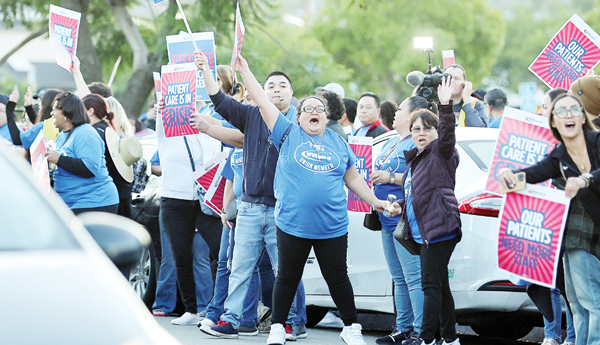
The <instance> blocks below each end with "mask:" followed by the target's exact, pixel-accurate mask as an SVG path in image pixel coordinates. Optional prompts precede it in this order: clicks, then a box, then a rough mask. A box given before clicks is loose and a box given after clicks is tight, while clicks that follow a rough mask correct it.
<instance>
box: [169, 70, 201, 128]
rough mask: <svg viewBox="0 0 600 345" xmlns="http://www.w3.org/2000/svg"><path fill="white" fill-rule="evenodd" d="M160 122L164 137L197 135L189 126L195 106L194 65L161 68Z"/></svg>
mask: <svg viewBox="0 0 600 345" xmlns="http://www.w3.org/2000/svg"><path fill="white" fill-rule="evenodd" d="M161 89H162V90H161V95H162V98H163V99H164V102H165V104H164V108H163V112H162V117H163V118H162V120H163V121H162V122H163V127H164V129H165V136H166V137H167V138H168V137H178V136H182V135H190V134H198V131H197V130H195V129H194V127H192V125H190V119H191V117H192V114H193V113H194V109H195V106H196V101H195V99H196V65H195V64H193V63H187V64H181V65H168V66H162V68H161Z"/></svg>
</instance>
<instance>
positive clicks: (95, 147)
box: [46, 92, 119, 214]
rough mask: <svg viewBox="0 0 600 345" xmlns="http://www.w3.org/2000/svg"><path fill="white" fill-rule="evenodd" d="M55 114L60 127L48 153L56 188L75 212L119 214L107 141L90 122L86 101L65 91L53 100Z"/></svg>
mask: <svg viewBox="0 0 600 345" xmlns="http://www.w3.org/2000/svg"><path fill="white" fill-rule="evenodd" d="M52 117H54V119H55V121H56V123H55V125H56V127H58V129H60V130H61V132H60V134H59V135H58V137H57V138H56V146H55V150H48V151H47V152H46V156H47V157H48V162H50V163H53V164H56V165H57V168H56V170H54V171H53V174H52V177H53V179H54V189H55V190H56V192H57V193H58V195H60V196H61V198H62V199H63V200H64V201H65V203H66V204H67V206H69V208H70V209H71V210H72V211H73V212H74V213H75V214H80V213H83V212H88V211H101V212H109V213H115V214H116V213H117V210H118V207H119V194H118V193H117V187H115V184H114V183H113V180H112V178H111V177H110V175H109V174H108V169H107V168H106V160H105V158H104V142H103V141H102V138H100V136H99V135H98V132H96V130H95V129H94V127H92V126H91V125H90V124H89V122H90V120H89V118H88V116H87V113H86V111H85V106H84V104H83V102H82V101H81V99H80V98H79V97H77V96H76V95H74V94H72V93H70V92H63V93H61V94H59V95H58V96H56V99H55V100H54V106H53V108H52Z"/></svg>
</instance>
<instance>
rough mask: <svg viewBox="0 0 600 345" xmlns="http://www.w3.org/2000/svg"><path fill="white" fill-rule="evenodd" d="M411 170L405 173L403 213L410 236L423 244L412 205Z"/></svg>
mask: <svg viewBox="0 0 600 345" xmlns="http://www.w3.org/2000/svg"><path fill="white" fill-rule="evenodd" d="M411 180H412V169H408V171H407V172H406V179H405V180H404V199H405V200H406V206H405V208H404V212H406V220H407V221H408V226H409V227H410V234H411V235H412V237H413V239H414V240H415V242H417V243H421V244H423V239H422V238H421V232H420V230H419V224H417V216H416V215H415V209H414V208H413V204H412V185H411V183H410V182H411Z"/></svg>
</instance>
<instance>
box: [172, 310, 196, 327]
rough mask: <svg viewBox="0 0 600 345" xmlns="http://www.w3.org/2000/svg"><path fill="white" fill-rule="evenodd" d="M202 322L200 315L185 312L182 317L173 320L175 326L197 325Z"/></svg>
mask: <svg viewBox="0 0 600 345" xmlns="http://www.w3.org/2000/svg"><path fill="white" fill-rule="evenodd" d="M200 321H202V319H201V318H200V316H198V314H192V313H189V312H185V313H184V314H183V315H182V316H181V317H179V318H177V319H173V320H171V323H172V324H174V325H194V326H195V325H197V324H198V322H200Z"/></svg>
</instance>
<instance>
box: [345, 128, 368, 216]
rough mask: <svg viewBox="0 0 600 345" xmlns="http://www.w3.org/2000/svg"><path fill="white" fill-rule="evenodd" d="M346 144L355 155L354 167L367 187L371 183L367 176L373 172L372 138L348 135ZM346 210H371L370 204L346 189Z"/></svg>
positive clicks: (366, 211)
mask: <svg viewBox="0 0 600 345" xmlns="http://www.w3.org/2000/svg"><path fill="white" fill-rule="evenodd" d="M348 144H350V148H351V149H352V152H354V155H355V156H356V169H358V173H359V174H360V175H361V176H362V177H363V178H364V179H365V181H366V182H367V185H368V186H369V188H373V185H372V183H371V181H370V180H369V178H370V177H371V173H372V172H373V138H371V137H348ZM348 211H354V212H365V213H369V212H371V205H369V204H367V203H366V202H364V201H362V200H361V199H360V198H359V197H358V196H357V195H356V194H354V193H353V192H352V191H351V190H348Z"/></svg>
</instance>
